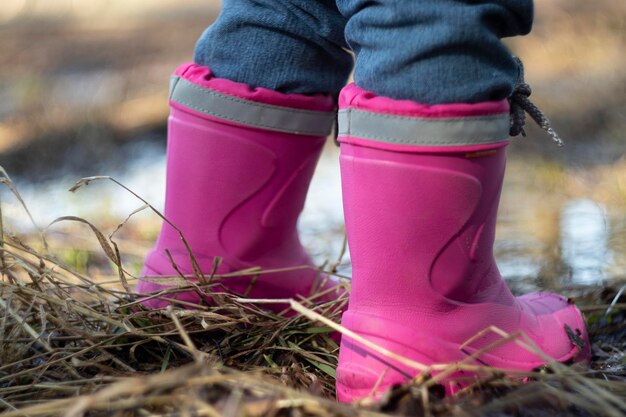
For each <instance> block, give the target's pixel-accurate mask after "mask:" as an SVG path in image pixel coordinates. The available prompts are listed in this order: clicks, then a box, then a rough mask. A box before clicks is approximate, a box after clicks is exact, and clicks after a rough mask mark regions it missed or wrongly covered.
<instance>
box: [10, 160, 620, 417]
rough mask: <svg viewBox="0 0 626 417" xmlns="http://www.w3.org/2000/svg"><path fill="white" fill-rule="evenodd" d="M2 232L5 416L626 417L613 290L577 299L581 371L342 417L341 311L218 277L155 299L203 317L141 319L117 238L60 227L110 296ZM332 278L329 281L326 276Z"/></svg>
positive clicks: (514, 378)
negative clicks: (274, 307) (585, 323)
mask: <svg viewBox="0 0 626 417" xmlns="http://www.w3.org/2000/svg"><path fill="white" fill-rule="evenodd" d="M0 174H2V176H0V182H2V183H3V184H4V186H7V187H8V188H9V189H10V190H11V191H13V193H14V194H15V196H16V197H18V198H19V193H18V192H17V190H15V188H14V187H13V185H12V183H11V182H10V179H9V178H8V176H6V173H4V172H2V171H0ZM92 180H95V179H94V178H92V179H89V180H87V181H82V182H79V186H82V185H85V184H87V183H89V181H92ZM145 207H147V208H151V207H150V206H145ZM24 209H25V210H26V207H24ZM1 220H2V216H1V212H0V238H1V239H0V274H2V275H1V278H0V310H1V311H2V314H1V315H0V411H2V412H3V414H2V415H4V416H51V415H62V416H72V417H74V416H84V415H89V416H100V415H102V416H111V415H113V416H135V415H136V416H151V415H166V416H357V415H358V416H375V415H388V414H399V415H424V416H452V415H454V416H457V415H458V416H461V415H463V416H478V415H493V416H496V415H497V416H542V415H548V414H549V415H551V416H559V415H578V416H591V415H593V416H596V415H606V416H616V417H617V416H622V415H624V413H626V408H625V405H624V404H625V403H626V401H625V400H626V355H625V352H626V304H625V303H624V301H623V298H622V300H620V299H619V297H616V291H615V289H611V288H605V289H602V290H596V291H580V290H579V293H578V294H576V295H578V296H579V298H580V300H581V302H582V303H584V304H585V306H584V309H585V310H586V311H587V314H588V316H589V323H590V328H591V331H592V334H593V335H594V346H593V348H594V355H595V357H594V363H593V364H592V367H591V368H590V369H587V368H584V367H566V366H563V365H560V364H551V366H549V367H547V368H546V369H543V370H541V371H538V372H535V373H532V374H528V375H524V376H525V377H526V380H527V381H528V382H526V383H522V382H520V381H521V379H522V378H521V377H522V375H508V376H505V375H504V374H503V373H502V372H500V371H498V370H490V369H482V370H481V371H482V372H484V373H485V374H486V375H487V378H486V379H485V380H483V381H482V382H476V383H474V384H473V385H472V386H470V387H468V388H467V389H465V390H463V391H462V392H460V393H459V394H457V395H455V396H454V397H450V398H442V396H441V395H440V389H439V387H438V385H437V384H436V383H435V382H436V380H437V378H438V376H437V375H435V377H434V378H429V377H428V376H427V375H424V374H422V375H421V376H420V377H418V378H416V379H415V381H413V382H412V383H411V384H407V385H405V386H398V387H396V388H394V389H393V390H392V391H391V392H389V393H387V394H386V395H385V396H384V398H383V399H382V400H381V401H379V402H374V401H363V402H361V403H360V404H355V405H351V406H350V405H342V404H338V403H336V402H335V400H334V372H335V371H334V369H335V366H336V362H337V349H338V347H337V344H336V343H335V341H334V340H333V338H332V337H330V335H331V332H332V331H333V328H336V329H339V330H340V331H342V332H343V333H344V337H350V334H349V333H348V332H347V331H346V330H345V329H341V328H340V327H339V326H338V325H337V323H338V321H339V317H338V316H339V313H338V311H339V307H341V303H344V302H345V300H338V301H336V302H333V303H327V304H321V305H320V304H317V303H315V297H311V298H310V299H302V300H297V301H294V300H291V301H288V303H289V304H285V307H286V310H285V311H289V309H288V307H289V306H291V308H292V309H294V310H296V311H297V313H296V314H293V311H292V314H274V313H270V312H267V311H265V310H263V309H262V307H263V305H262V304H259V303H251V302H249V301H247V300H245V299H241V298H239V297H238V296H237V295H236V294H231V293H228V292H227V291H225V290H224V289H223V288H222V287H221V286H220V285H219V279H223V278H225V277H221V276H217V275H216V276H208V277H205V278H207V279H206V280H204V281H202V280H201V281H200V282H201V283H198V284H189V283H185V282H183V285H186V287H181V286H180V285H179V286H178V287H179V288H173V289H172V290H169V291H166V292H163V293H161V294H159V296H160V297H164V298H166V297H168V293H171V292H175V291H181V290H183V289H184V290H186V291H189V290H194V291H201V292H203V293H210V294H211V295H210V297H211V298H212V299H213V300H214V302H213V303H212V304H210V305H200V306H193V307H194V308H193V309H189V308H184V307H185V306H180V305H179V306H176V307H170V308H168V309H167V310H165V311H149V310H145V309H144V308H143V307H142V306H141V305H140V304H139V303H138V299H139V297H138V296H137V295H135V294H133V293H132V292H131V291H130V288H131V287H132V285H133V281H134V280H135V278H134V277H133V276H132V275H131V274H129V273H128V271H126V270H125V268H124V265H123V263H122V261H121V258H122V257H121V254H120V251H119V250H118V246H117V244H116V240H115V239H116V233H117V232H118V230H119V228H115V229H114V230H113V232H112V233H111V234H110V235H108V236H106V235H105V234H103V233H102V232H100V231H99V230H98V229H97V228H96V227H95V226H93V225H91V224H89V223H88V222H87V221H86V220H83V219H79V218H75V217H66V218H63V219H60V220H59V221H64V222H68V221H71V222H81V223H84V224H86V227H90V228H91V230H92V231H93V233H94V235H95V239H96V240H97V241H98V243H99V245H100V246H101V247H102V249H103V252H104V253H105V254H106V256H107V257H108V259H109V261H110V263H111V267H112V268H113V269H114V270H116V272H117V273H118V279H116V280H114V281H108V282H107V281H102V280H96V279H94V278H92V277H89V276H86V275H83V274H81V273H79V272H77V271H76V270H74V269H72V268H70V267H68V266H66V265H64V264H63V262H61V261H60V260H59V259H58V258H57V257H56V256H55V254H54V253H52V251H51V250H50V249H48V246H47V244H46V239H45V233H42V234H41V236H35V238H33V236H32V235H31V236H27V237H24V236H21V237H20V236H16V235H12V234H10V233H8V232H7V231H6V230H5V229H4V228H3V227H2V222H1ZM123 226H124V223H122V224H121V225H120V227H123ZM327 269H328V270H327V271H325V272H327V273H329V274H332V273H333V271H332V269H333V268H332V266H331V267H329V268H327ZM245 273H249V274H257V273H259V271H246V272H245ZM178 281H179V282H180V281H181V280H180V279H178ZM612 301H613V305H612V306H611V307H610V311H609V312H607V309H609V304H610V303H611V302H612ZM186 307H190V306H186ZM383 353H384V352H383ZM384 354H388V355H393V353H392V352H387V353H384ZM416 365H419V364H416ZM416 367H417V366H416ZM449 369H453V368H449ZM438 370H439V371H443V373H445V372H446V371H447V369H438ZM440 375H441V373H440V374H439V376H440Z"/></svg>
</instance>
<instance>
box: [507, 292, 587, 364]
mask: <svg viewBox="0 0 626 417" xmlns="http://www.w3.org/2000/svg"><path fill="white" fill-rule="evenodd" d="M518 302H519V304H520V307H521V308H522V309H523V310H524V311H525V312H526V313H528V314H530V315H532V316H533V317H534V318H535V320H536V322H537V325H538V326H537V328H538V329H539V330H538V331H536V332H535V333H536V334H533V332H531V331H528V332H527V333H528V335H529V336H530V337H531V339H533V340H534V341H535V343H536V344H537V345H538V347H539V348H540V349H541V350H542V351H543V352H544V353H545V354H547V355H548V356H550V357H551V358H553V359H554V360H556V361H559V362H579V361H584V360H588V359H590V351H591V349H590V343H589V336H588V334H587V329H586V326H585V320H584V317H583V315H582V313H581V312H580V310H579V309H578V308H577V307H576V306H575V305H574V304H573V303H572V302H571V301H570V300H568V299H567V298H565V297H563V296H560V295H558V294H552V293H548V292H535V293H531V294H526V295H524V296H521V297H518Z"/></svg>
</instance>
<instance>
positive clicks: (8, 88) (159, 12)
mask: <svg viewBox="0 0 626 417" xmlns="http://www.w3.org/2000/svg"><path fill="white" fill-rule="evenodd" d="M219 9H220V4H219V2H218V1H211V0H185V1H179V0H178V1H175V0H150V1H149V0H133V1H127V0H124V1H122V0H89V1H77V0H3V1H2V6H1V7H0V166H2V167H3V168H4V169H5V170H6V171H7V173H8V175H9V176H11V178H12V180H13V181H14V182H15V184H16V185H17V187H18V189H19V190H20V193H21V194H22V196H23V198H24V200H25V202H26V204H27V205H28V207H29V209H30V210H31V211H32V213H33V216H34V218H35V222H36V223H37V225H38V226H39V227H42V228H43V227H46V226H47V225H48V224H49V223H50V222H51V221H52V220H53V219H55V218H57V217H59V216H64V215H78V216H82V217H84V218H85V219H87V220H89V221H91V222H93V223H94V224H95V225H96V226H98V227H99V228H102V230H103V232H105V234H106V232H111V231H112V230H113V229H114V228H115V225H116V224H117V223H119V222H120V221H121V220H123V219H124V218H125V217H126V216H127V215H129V214H130V213H131V212H132V211H133V210H134V209H136V208H137V207H139V206H141V205H142V204H141V202H139V201H138V200H137V199H136V198H134V197H133V196H132V195H131V194H129V193H128V192H126V191H124V190H123V189H121V188H120V187H117V186H115V185H114V184H113V183H111V182H101V183H98V184H93V185H90V186H89V187H87V188H86V189H83V190H80V191H79V192H77V193H70V192H68V191H67V190H68V189H69V187H71V186H72V185H73V184H74V182H75V181H76V180H77V179H79V178H81V177H84V176H91V175H111V176H114V177H115V178H117V179H119V180H120V181H121V182H123V183H124V184H125V185H127V186H128V187H129V188H131V189H132V190H134V191H135V192H136V193H138V194H139V195H141V196H143V197H144V198H146V199H147V200H148V201H149V202H151V203H152V204H154V205H155V206H156V207H157V208H161V207H162V204H163V192H164V154H165V135H166V132H165V123H166V117H167V111H168V109H167V87H168V77H169V75H170V73H171V72H172V71H173V69H174V68H176V67H177V66H178V65H179V64H180V63H181V62H184V61H189V60H191V58H192V53H193V47H194V44H195V41H196V39H197V38H198V36H199V35H200V34H201V32H202V31H203V30H204V29H205V27H206V26H207V25H209V24H210V23H211V22H212V21H213V20H214V19H215V18H216V16H217V14H218V13H219ZM625 17H626V3H624V2H620V1H614V0H596V1H593V2H589V1H585V0H537V1H536V23H535V27H534V30H533V33H532V34H531V35H529V36H526V37H523V38H517V39H513V40H511V41H510V42H508V44H509V45H510V47H511V49H512V50H513V52H514V53H515V54H516V55H518V56H520V57H521V58H522V59H523V61H524V63H525V67H526V79H527V82H529V83H530V85H531V86H532V87H533V95H532V99H533V100H534V101H535V103H536V104H537V105H538V106H539V107H540V108H541V109H543V110H544V112H545V113H546V114H547V115H548V116H549V117H550V119H551V121H552V122H553V126H554V128H555V129H556V130H557V131H558V132H559V133H560V134H561V136H562V137H563V138H564V139H565V141H566V147H564V148H557V147H556V146H555V145H554V144H553V143H552V142H551V141H550V139H549V138H548V137H547V136H546V135H545V134H543V132H542V131H540V130H539V129H536V128H534V127H529V128H528V129H527V131H528V137H526V138H521V139H516V140H515V141H514V145H513V146H510V147H509V160H510V163H509V169H508V173H507V180H506V186H505V190H504V193H503V197H502V206H501V210H500V213H501V214H500V218H499V229H498V241H497V246H496V252H497V257H498V263H499V265H500V267H501V269H502V272H503V275H505V277H506V278H507V280H508V281H509V283H510V284H511V285H512V287H513V288H514V289H515V290H516V291H526V290H529V289H535V288H552V287H562V286H578V285H589V284H594V285H595V284H598V283H606V282H615V281H616V280H624V279H626V157H625V156H624V154H625V150H626V138H625V136H626V135H624V133H623V132H624V129H625V128H626V121H625V109H626V107H625V103H626V91H625V87H626V71H625V69H626V65H625V64H626V62H625V59H624V33H625V31H624V18H625ZM337 155H338V153H337V149H336V148H334V147H333V146H332V143H331V142H330V141H329V146H328V147H327V149H326V152H325V154H324V157H323V158H322V161H321V163H320V166H319V169H318V173H317V175H316V178H315V180H314V183H313V184H312V189H311V193H310V196H309V199H308V201H307V207H306V211H305V213H304V216H303V219H302V221H301V225H300V227H301V229H302V232H303V240H304V241H305V244H306V245H307V246H308V247H309V249H310V250H311V251H312V252H313V254H314V255H315V257H316V260H317V261H319V262H320V263H322V262H324V261H325V260H330V261H334V260H336V259H337V258H338V257H339V256H340V252H341V246H342V242H343V220H342V213H341V201H340V187H339V175H338V166H337ZM0 200H1V203H2V213H3V216H4V223H5V226H4V227H5V229H6V230H7V231H10V232H13V233H17V234H26V235H28V234H30V233H32V232H33V230H35V229H34V228H33V227H32V225H31V223H30V221H29V220H28V217H27V216H26V214H25V211H24V209H23V207H22V206H21V205H20V204H19V202H18V200H17V199H16V198H15V196H13V195H12V194H11V193H10V192H9V190H8V189H7V188H6V187H2V189H0ZM158 228H159V221H158V218H157V216H155V215H153V214H150V213H149V212H143V213H141V214H139V215H136V216H134V217H133V219H131V220H130V221H129V222H128V223H127V224H126V226H125V227H124V229H123V230H122V232H120V234H119V237H118V241H119V242H120V246H121V249H122V252H123V254H124V257H125V262H126V263H127V266H128V267H129V269H130V270H131V271H134V272H138V271H139V268H140V265H141V259H142V257H143V255H144V254H145V252H146V251H147V250H148V249H149V247H150V245H151V243H152V241H153V239H154V237H155V236H156V234H157V233H158ZM46 235H47V236H48V239H49V240H50V242H51V251H53V252H55V253H56V254H57V255H58V256H60V257H61V258H63V259H64V260H65V261H66V262H68V263H70V264H72V265H74V266H75V267H77V268H79V269H80V270H83V271H84V272H87V273H90V274H92V275H102V276H110V275H111V274H112V271H111V268H110V265H109V264H108V263H107V261H106V260H105V258H104V257H103V256H102V255H101V253H100V252H101V251H100V249H99V245H98V243H97V240H96V239H95V238H94V237H93V236H92V235H91V234H90V232H89V230H87V229H86V228H85V227H84V226H79V225H75V224H69V223H64V224H61V225H54V226H52V227H51V228H50V229H49V230H47V231H46ZM348 259H349V258H348V257H345V258H344V262H343V263H342V268H341V269H340V271H341V272H342V273H344V274H346V275H349V274H350V268H349V262H348Z"/></svg>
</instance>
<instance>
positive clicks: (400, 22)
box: [195, 0, 533, 104]
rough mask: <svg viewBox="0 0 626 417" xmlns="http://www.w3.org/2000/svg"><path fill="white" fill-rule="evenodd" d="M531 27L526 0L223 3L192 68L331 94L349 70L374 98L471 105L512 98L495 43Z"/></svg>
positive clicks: (508, 62)
mask: <svg viewBox="0 0 626 417" xmlns="http://www.w3.org/2000/svg"><path fill="white" fill-rule="evenodd" d="M532 19H533V4H532V0H473V1H472V0H381V1H370V0H224V1H223V2H222V12H221V14H220V16H219V17H218V19H217V21H216V22H215V23H214V24H213V25H211V26H210V27H209V28H208V29H207V30H206V31H205V32H204V33H203V35H202V36H201V38H200V40H199V41H198V43H197V45H196V50H195V61H196V62H197V63H198V64H201V65H206V66H208V67H210V68H211V69H212V71H213V72H214V74H215V75H216V76H217V77H220V78H228V79H231V80H234V81H238V82H242V83H246V84H248V85H250V86H253V87H264V88H269V89H272V90H277V91H280V92H283V93H298V94H314V93H327V94H332V95H337V94H338V92H339V90H340V89H341V87H343V85H344V84H345V83H346V80H347V78H348V76H349V74H350V71H351V70H352V67H353V64H354V79H355V82H356V84H357V85H358V86H359V87H361V88H364V89H365V90H369V91H372V92H374V93H376V94H378V95H383V96H386V97H390V98H393V99H396V100H400V99H408V100H413V101H417V102H420V103H425V104H439V103H459V102H462V103H475V102H481V101H488V100H499V99H503V98H506V97H508V96H509V95H510V94H511V92H512V90H513V87H514V84H515V82H516V80H517V77H518V68H517V66H516V64H515V61H514V60H513V59H512V57H511V53H510V52H509V51H508V50H507V48H506V47H505V46H504V44H503V43H502V41H501V38H503V37H508V36H515V35H522V34H526V33H528V32H529V31H530V28H531V26H532ZM350 50H351V51H352V52H353V53H354V57H355V59H353V56H352V54H351V53H350V52H349V51H350Z"/></svg>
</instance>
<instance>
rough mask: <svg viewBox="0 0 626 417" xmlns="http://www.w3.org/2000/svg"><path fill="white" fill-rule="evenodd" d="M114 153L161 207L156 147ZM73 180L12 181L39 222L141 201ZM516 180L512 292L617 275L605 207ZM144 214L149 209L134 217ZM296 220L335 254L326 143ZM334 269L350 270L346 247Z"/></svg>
mask: <svg viewBox="0 0 626 417" xmlns="http://www.w3.org/2000/svg"><path fill="white" fill-rule="evenodd" d="M120 152H122V153H123V154H124V155H127V156H128V160H130V161H132V162H131V163H130V164H129V165H128V167H126V168H125V169H124V170H123V171H122V172H118V173H117V174H115V175H114V176H115V178H116V179H118V180H120V181H121V182H122V183H123V184H125V185H126V186H128V187H129V188H130V189H132V190H134V191H136V192H137V193H139V194H140V195H141V196H142V197H144V198H145V199H146V200H147V201H149V202H150V203H151V204H153V205H154V206H155V207H156V208H158V209H161V208H162V206H163V194H164V188H165V187H164V183H165V157H164V149H163V146H162V145H158V144H155V143H152V142H139V143H135V144H131V145H127V146H125V147H124V148H123V149H122V150H121V151H120ZM76 179H77V178H76V177H73V176H67V175H66V176H63V177H61V178H57V179H55V180H51V181H48V182H45V183H38V184H32V183H22V182H19V181H18V187H19V189H20V191H21V193H22V195H23V197H24V199H25V200H26V202H27V204H28V206H29V208H30V210H31V211H32V213H33V215H34V217H35V219H37V221H38V223H39V224H40V225H46V224H48V223H49V222H51V221H52V220H53V219H55V218H57V217H60V216H65V215H78V216H81V217H85V218H86V219H89V220H91V221H93V222H94V223H96V224H97V223H98V218H99V216H101V215H102V213H106V215H107V217H109V218H111V217H113V218H119V219H122V218H124V217H125V216H126V215H128V214H129V213H131V212H132V211H133V210H135V209H136V208H137V207H140V206H141V205H142V203H141V202H139V201H138V200H137V199H135V198H134V197H133V196H131V195H130V194H129V193H128V192H127V191H125V190H123V189H121V188H119V187H117V186H115V185H114V184H113V183H110V182H108V181H103V182H96V183H92V185H89V186H88V187H87V188H86V189H84V190H81V191H79V192H78V193H76V194H72V193H69V192H68V191H67V189H68V188H69V187H70V186H71V185H73V184H74V182H75V180H76ZM516 181H517V180H514V181H509V183H508V184H507V185H506V188H505V190H507V193H505V194H504V195H503V201H502V205H501V210H500V217H499V224H498V238H497V241H496V248H495V252H496V259H497V260H498V266H499V267H500V270H501V272H502V275H503V276H504V277H505V278H506V279H507V280H508V281H509V283H510V284H511V286H512V288H513V289H514V291H519V292H525V291H531V290H537V289H542V288H546V287H550V286H558V285H561V284H576V285H577V284H583V285H589V284H597V283H601V282H604V281H608V280H612V279H615V278H617V277H623V276H624V269H623V265H620V264H619V263H616V258H615V257H614V256H613V255H612V254H613V252H614V251H615V252H617V251H618V250H619V249H615V250H614V249H613V247H616V248H619V247H623V246H625V243H626V233H625V232H626V228H624V227H622V229H621V231H620V230H618V231H617V233H615V231H614V230H611V224H610V223H611V222H610V219H609V216H608V215H607V209H606V207H604V206H603V205H602V204H599V203H597V202H594V201H592V200H589V199H574V200H567V199H563V200H562V201H561V200H558V201H557V203H555V201H554V200H550V199H545V201H544V199H543V198H542V197H543V196H541V195H533V194H532V193H533V191H532V187H531V188H530V189H519V188H520V187H521V185H520V184H519V183H518V182H516ZM0 192H1V193H2V194H0V196H3V212H4V215H5V216H6V217H7V218H8V219H11V220H9V222H8V223H11V224H12V225H13V228H14V229H16V230H25V229H27V228H28V227H29V225H28V221H27V219H26V217H25V216H24V215H23V213H22V209H21V208H20V207H19V205H18V204H17V203H16V202H15V200H14V199H13V198H8V196H7V191H6V190H3V191H0ZM544 192H545V191H544ZM522 193H523V194H522ZM529 193H530V194H529ZM537 193H540V191H539V192H538V191H535V194H537ZM520 195H523V196H524V198H521V197H520ZM511 196H512V197H511ZM146 215H150V214H149V213H145V214H141V215H140V216H146ZM299 227H300V229H301V232H302V241H303V243H304V244H305V246H306V247H307V248H308V249H309V251H310V252H311V254H312V255H313V257H314V259H315V261H316V262H317V263H319V264H321V263H323V262H325V261H330V262H332V263H334V262H335V261H336V260H337V258H338V257H339V254H340V252H341V248H342V244H343V237H344V232H343V230H344V229H343V214H342V206H341V187H340V176H339V164H338V150H337V149H336V148H334V147H332V146H329V147H328V148H327V149H326V150H325V152H324V154H323V156H322V158H321V160H320V164H319V166H318V169H317V172H316V175H315V177H314V179H313V182H312V184H311V187H310V192H309V195H308V199H307V202H306V205H305V211H304V213H303V215H302V217H301V219H300V223H299ZM612 232H613V233H612ZM622 261H623V259H622ZM622 261H620V262H622ZM339 272H340V273H341V274H342V275H350V273H351V271H350V265H349V253H347V254H346V256H344V258H343V262H342V264H341V266H340V268H339Z"/></svg>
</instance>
